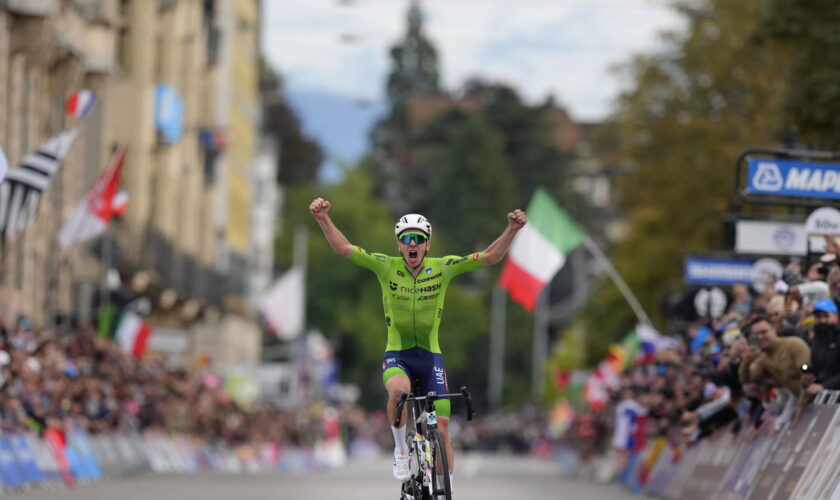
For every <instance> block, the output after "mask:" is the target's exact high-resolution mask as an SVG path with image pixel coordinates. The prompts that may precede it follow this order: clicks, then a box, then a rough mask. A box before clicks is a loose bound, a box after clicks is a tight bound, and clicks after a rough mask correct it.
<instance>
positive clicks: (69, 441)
mask: <svg viewBox="0 0 840 500" xmlns="http://www.w3.org/2000/svg"><path fill="white" fill-rule="evenodd" d="M346 459H347V456H346V453H345V449H344V445H343V444H342V442H341V440H340V439H339V438H334V439H329V440H325V441H322V442H319V443H316V445H315V446H313V447H311V448H303V447H294V446H281V445H279V444H274V443H264V444H258V445H241V446H233V447H231V446H227V445H222V444H211V443H206V442H204V441H202V440H200V439H197V438H194V437H191V436H184V435H177V434H164V433H158V432H147V433H144V434H132V433H123V434H107V435H88V434H87V433H86V432H84V431H83V430H81V429H80V428H75V427H71V428H68V429H64V430H57V429H48V430H47V431H46V432H45V433H44V435H43V436H37V435H35V434H1V435H0V495H4V494H8V493H14V492H18V491H25V490H28V489H32V488H37V487H40V486H46V485H54V484H57V483H64V484H66V485H68V486H73V485H75V484H76V483H85V482H90V481H96V480H101V479H113V478H119V477H124V476H127V475H130V474H136V473H140V472H148V471H154V472H158V473H189V472H198V471H207V470H212V471H219V472H231V473H255V472H279V473H283V472H286V473H301V472H309V471H312V470H315V469H319V468H326V467H335V466H339V465H341V464H343V463H344V462H345V461H346Z"/></svg>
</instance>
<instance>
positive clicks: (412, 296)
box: [350, 246, 484, 353]
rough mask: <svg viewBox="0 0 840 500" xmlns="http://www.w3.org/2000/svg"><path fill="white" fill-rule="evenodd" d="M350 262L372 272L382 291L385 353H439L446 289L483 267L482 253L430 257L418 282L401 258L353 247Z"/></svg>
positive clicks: (419, 274)
mask: <svg viewBox="0 0 840 500" xmlns="http://www.w3.org/2000/svg"><path fill="white" fill-rule="evenodd" d="M350 262H353V263H354V264H356V265H359V266H361V267H364V268H366V269H370V270H371V271H373V272H374V273H375V274H376V277H377V278H378V279H379V284H380V286H381V287H382V306H383V307H384V308H385V324H386V325H387V327H388V345H387V347H386V348H385V350H386V351H403V350H406V349H411V348H413V347H420V348H422V349H426V350H427V351H430V352H437V353H439V352H440V345H439V344H438V328H439V326H440V320H441V317H442V316H443V297H444V295H445V294H446V287H447V286H449V282H450V281H451V280H452V278H454V277H455V276H457V275H459V274H461V273H464V272H467V271H472V270H473V269H478V268H480V267H483V266H484V263H483V261H482V253H481V252H477V253H474V254H472V255H468V256H466V257H459V256H455V255H450V256H447V257H441V258H430V257H427V258H425V259H424V260H423V267H422V268H421V270H420V272H419V273H418V274H417V277H416V278H415V277H414V276H412V274H411V273H410V272H409V271H408V269H406V267H405V262H404V261H403V258H402V257H390V256H388V255H384V254H381V253H370V252H368V251H367V250H364V249H363V248H361V247H356V246H354V247H353V253H352V254H351V255H350Z"/></svg>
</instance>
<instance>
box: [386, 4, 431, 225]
mask: <svg viewBox="0 0 840 500" xmlns="http://www.w3.org/2000/svg"><path fill="white" fill-rule="evenodd" d="M406 24H407V28H406V34H405V36H404V37H403V39H402V40H401V41H400V42H399V43H397V44H396V45H394V46H393V47H392V48H391V52H390V59H391V71H390V73H389V74H388V80H387V84H386V90H387V95H388V105H389V109H388V112H387V113H386V114H385V116H384V117H383V118H382V119H381V120H380V121H379V122H377V124H376V125H374V127H373V129H372V131H371V140H372V143H373V151H374V158H375V160H376V161H375V162H373V163H372V164H371V165H370V166H371V168H373V171H374V172H375V175H376V179H377V181H378V184H377V190H376V191H377V195H378V196H379V197H381V198H384V199H386V200H387V201H388V203H389V205H390V207H391V208H392V210H393V211H394V212H395V213H396V212H403V211H405V209H406V207H407V206H410V202H409V203H407V202H405V201H404V199H405V197H404V195H405V194H406V193H407V191H406V189H405V182H404V181H403V179H401V174H402V172H403V171H405V170H406V169H410V168H411V163H412V162H411V158H410V156H409V154H408V153H409V147H408V142H409V141H410V124H409V116H408V102H409V100H410V99H412V98H414V97H419V96H429V95H437V94H439V93H440V81H439V80H440V77H439V73H438V61H437V50H436V49H435V47H434V45H433V44H432V43H431V41H430V40H429V39H428V38H427V37H426V35H425V33H424V31H423V13H422V11H421V10H420V5H419V3H418V1H417V0H412V3H411V6H410V8H409V10H408V15H407V18H406Z"/></svg>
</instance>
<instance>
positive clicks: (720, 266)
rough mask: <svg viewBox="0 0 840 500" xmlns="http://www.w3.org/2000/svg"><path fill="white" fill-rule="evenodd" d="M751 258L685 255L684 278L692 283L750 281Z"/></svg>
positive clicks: (713, 283) (720, 283)
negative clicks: (737, 258)
mask: <svg viewBox="0 0 840 500" xmlns="http://www.w3.org/2000/svg"><path fill="white" fill-rule="evenodd" d="M752 268H753V261H751V260H736V259H716V258H711V257H686V259H685V261H684V274H683V276H684V280H685V282H686V283H689V284H693V285H734V284H735V283H751V282H752V279H750V272H751V271H752Z"/></svg>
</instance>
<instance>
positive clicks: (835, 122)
mask: <svg viewBox="0 0 840 500" xmlns="http://www.w3.org/2000/svg"><path fill="white" fill-rule="evenodd" d="M765 5H766V9H765V10H764V12H763V13H762V24H761V26H760V30H759V31H758V33H757V37H758V39H759V40H760V41H764V42H766V43H767V44H768V45H770V46H772V45H773V44H777V45H779V46H780V47H776V49H777V50H778V49H779V48H781V49H782V52H784V53H786V54H787V55H789V57H790V61H789V63H788V64H786V66H785V70H786V71H785V74H784V76H785V78H784V80H783V81H785V82H788V85H787V88H786V89H785V92H786V96H785V118H786V120H787V121H788V123H791V124H792V125H793V126H794V128H796V129H798V130H799V131H800V132H801V133H802V136H803V139H805V142H806V143H810V144H811V145H813V146H814V147H816V148H823V149H831V150H836V149H838V148H840V134H838V132H840V114H838V113H837V110H838V109H840V8H838V5H837V2H835V1H831V0H817V1H811V2H796V1H794V0H770V1H768V2H765Z"/></svg>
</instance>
